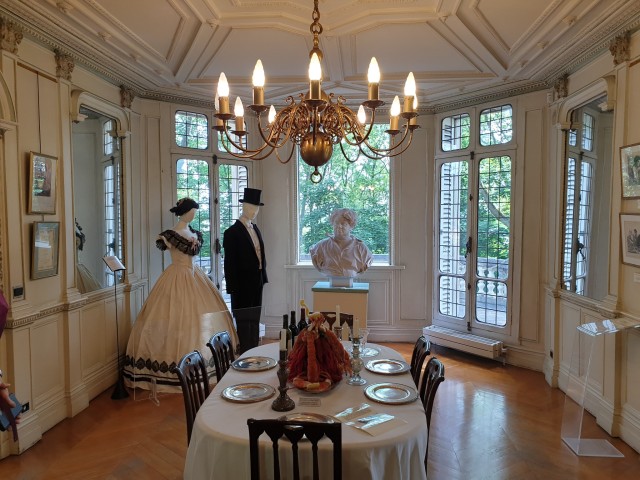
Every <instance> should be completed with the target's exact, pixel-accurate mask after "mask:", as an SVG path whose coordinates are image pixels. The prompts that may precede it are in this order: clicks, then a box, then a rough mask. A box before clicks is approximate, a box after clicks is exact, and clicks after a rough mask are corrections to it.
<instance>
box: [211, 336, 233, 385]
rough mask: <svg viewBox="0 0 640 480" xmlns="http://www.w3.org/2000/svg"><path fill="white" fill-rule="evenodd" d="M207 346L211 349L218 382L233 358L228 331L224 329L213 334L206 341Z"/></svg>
mask: <svg viewBox="0 0 640 480" xmlns="http://www.w3.org/2000/svg"><path fill="white" fill-rule="evenodd" d="M207 347H209V350H211V355H212V356H213V363H214V365H215V367H216V379H217V380H218V382H219V381H220V380H221V379H222V376H223V375H224V374H225V373H227V371H228V370H229V368H230V367H231V364H232V363H233V361H234V360H235V355H234V354H233V346H232V345H231V337H230V336H229V332H227V331H224V332H219V333H216V334H215V335H213V336H212V337H211V338H210V339H209V341H208V342H207Z"/></svg>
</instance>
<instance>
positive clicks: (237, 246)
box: [222, 188, 268, 353]
mask: <svg viewBox="0 0 640 480" xmlns="http://www.w3.org/2000/svg"><path fill="white" fill-rule="evenodd" d="M261 194H262V191H261V190H257V189H255V188H245V189H244V198H242V199H241V200H240V203H242V215H241V216H240V218H239V219H238V220H236V221H235V223H234V224H233V225H231V226H230V227H229V228H228V229H227V230H226V231H225V232H224V239H223V241H222V245H223V247H224V277H225V279H226V282H227V292H228V293H229V294H231V310H232V311H233V315H234V317H235V319H236V326H237V330H238V339H239V341H240V353H242V352H245V351H247V350H249V349H250V348H253V347H256V346H258V343H259V341H260V335H259V333H260V332H259V329H260V312H261V309H262V287H263V285H264V284H265V283H267V281H268V280H267V270H266V267H267V262H266V260H265V255H264V243H263V241H262V234H261V233H260V230H259V229H258V227H257V226H256V225H255V224H253V220H254V219H255V218H256V216H257V215H258V212H259V211H260V206H262V205H264V203H260V195H261Z"/></svg>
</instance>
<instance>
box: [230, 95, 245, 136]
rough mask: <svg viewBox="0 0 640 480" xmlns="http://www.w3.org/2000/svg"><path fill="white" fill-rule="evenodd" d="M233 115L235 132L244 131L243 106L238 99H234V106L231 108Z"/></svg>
mask: <svg viewBox="0 0 640 480" xmlns="http://www.w3.org/2000/svg"><path fill="white" fill-rule="evenodd" d="M233 113H234V115H235V116H236V132H243V131H244V106H243V105H242V100H241V99H240V97H236V104H235V107H234V108H233Z"/></svg>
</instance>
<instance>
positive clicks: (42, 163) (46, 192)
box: [27, 152, 58, 214]
mask: <svg viewBox="0 0 640 480" xmlns="http://www.w3.org/2000/svg"><path fill="white" fill-rule="evenodd" d="M57 184H58V159H57V158H56V157H52V156H49V155H44V154H42V153H37V152H30V154H29V201H28V210H27V213H30V214H32V213H47V214H55V213H56V195H57Z"/></svg>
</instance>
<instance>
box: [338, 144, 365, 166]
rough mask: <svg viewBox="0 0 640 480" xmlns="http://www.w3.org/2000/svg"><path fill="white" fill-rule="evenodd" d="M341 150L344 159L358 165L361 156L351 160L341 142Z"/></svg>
mask: <svg viewBox="0 0 640 480" xmlns="http://www.w3.org/2000/svg"><path fill="white" fill-rule="evenodd" d="M340 150H341V151H342V156H343V157H344V159H345V160H346V161H347V162H349V163H356V162H357V161H358V158H360V155H356V158H354V159H353V160H351V158H349V155H347V152H345V151H344V145H343V144H342V142H340ZM358 150H360V145H358Z"/></svg>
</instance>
